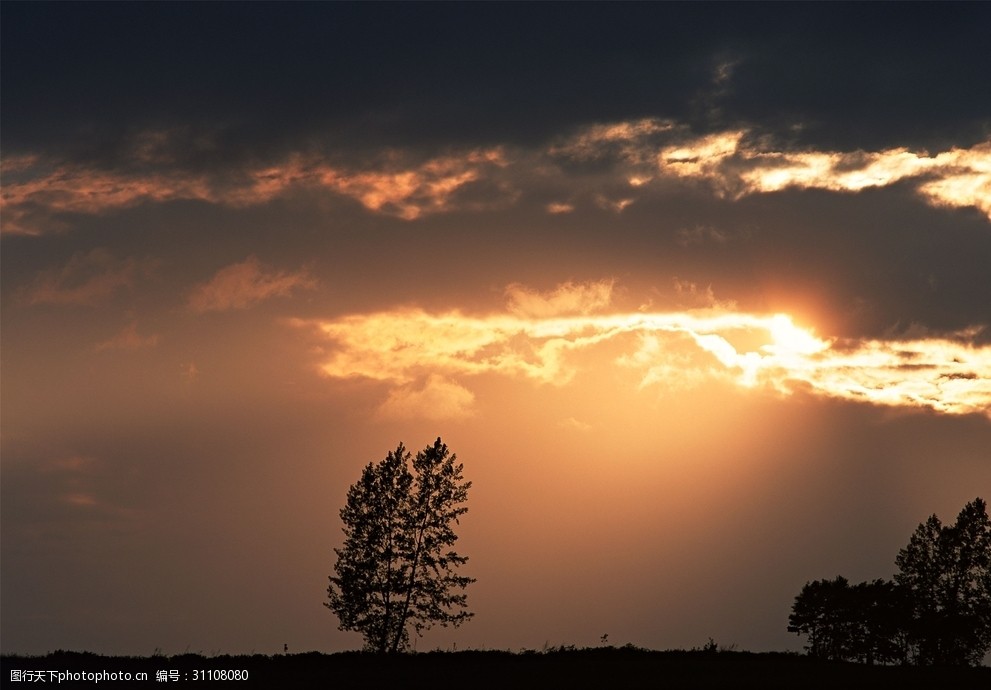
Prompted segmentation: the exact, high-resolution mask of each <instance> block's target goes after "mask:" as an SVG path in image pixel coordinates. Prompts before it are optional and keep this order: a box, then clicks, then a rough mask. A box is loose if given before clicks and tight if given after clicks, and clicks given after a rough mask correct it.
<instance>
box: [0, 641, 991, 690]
mask: <svg viewBox="0 0 991 690" xmlns="http://www.w3.org/2000/svg"><path fill="white" fill-rule="evenodd" d="M0 662H2V663H0V666H2V677H0V678H2V680H0V684H2V685H3V687H10V688H14V687H23V683H24V682H30V681H28V679H27V678H24V679H23V680H22V681H20V682H15V680H13V678H14V676H12V671H43V672H46V673H45V683H46V685H49V686H50V685H54V684H56V682H57V681H58V678H57V677H51V676H49V674H47V672H49V671H51V672H59V671H62V672H65V671H70V672H72V673H73V674H75V673H86V672H101V671H106V672H130V673H132V674H134V673H138V672H141V673H147V674H148V679H147V680H145V681H142V682H139V681H135V680H132V681H130V682H127V681H122V680H112V679H109V678H107V679H105V680H103V681H100V682H99V683H96V685H99V686H100V687H104V688H125V687H144V688H153V687H156V686H157V687H169V686H170V685H171V683H170V684H169V685H166V684H164V683H163V684H159V683H160V682H161V681H160V680H158V679H157V675H156V674H157V672H160V671H164V672H166V674H167V673H168V672H170V671H171V672H173V673H172V675H171V678H170V680H171V679H173V678H177V679H178V680H172V681H171V682H177V683H195V684H199V685H202V684H204V683H207V684H211V685H213V684H216V683H223V684H224V685H225V686H226V687H229V688H237V687H289V688H309V687H313V688H316V687H320V688H334V689H335V690H342V689H346V688H362V690H364V689H367V688H390V687H401V688H403V689H404V690H409V689H413V688H431V689H435V688H450V689H452V690H456V689H457V688H465V689H468V690H471V689H474V688H493V689H494V688H499V689H500V690H503V689H504V688H510V687H530V688H533V687H536V688H569V689H571V688H589V689H591V688H595V689H596V690H600V689H602V688H610V689H613V688H615V689H625V688H652V689H656V688H664V689H665V690H666V689H669V688H670V689H681V688H760V689H762V690H770V689H774V688H787V689H788V690H806V689H810V688H823V689H826V688H829V689H830V690H833V689H835V688H843V689H847V688H872V689H873V688H881V687H883V688H889V689H890V690H901V689H902V688H918V689H920V690H921V689H923V688H926V689H929V688H940V690H942V689H944V688H991V668H987V667H981V668H942V669H940V668H916V667H901V666H864V665H858V664H847V663H827V662H822V661H817V660H815V659H810V658H808V657H804V656H799V655H796V654H784V653H763V654H754V653H749V652H724V651H720V652H712V651H708V652H707V651H690V652H684V651H667V652H654V651H648V650H641V649H635V648H629V647H625V648H613V647H602V648H594V649H578V650H572V649H563V650H550V651H546V652H539V653H538V652H523V653H519V654H517V653H510V652H499V651H466V652H428V653H421V654H411V655H396V656H391V657H388V656H381V655H376V654H364V653H358V652H347V653H339V654H320V653H317V652H310V653H307V654H289V655H285V656H271V657H268V656H262V655H254V656H214V657H204V656H200V655H196V654H184V655H180V656H152V657H110V656H99V655H96V654H89V653H80V652H62V651H59V652H53V653H51V654H48V655H46V656H34V657H23V656H3V657H0ZM235 669H237V670H246V671H247V672H248V680H247V681H238V680H233V679H230V680H220V679H217V676H218V672H220V671H226V670H235ZM197 671H198V672H199V673H197ZM211 672H212V675H213V678H214V679H213V680H211V679H210V675H211ZM197 676H199V679H197ZM204 676H206V678H205V680H204V679H203V677H204ZM32 678H33V680H34V681H35V682H37V680H36V679H37V675H34V674H32ZM101 683H102V685H101ZM58 685H59V686H60V687H83V686H88V687H94V681H93V680H79V681H66V680H63V681H62V682H61V683H58Z"/></svg>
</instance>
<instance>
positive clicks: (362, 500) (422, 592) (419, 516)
mask: <svg viewBox="0 0 991 690" xmlns="http://www.w3.org/2000/svg"><path fill="white" fill-rule="evenodd" d="M456 459H457V456H455V455H450V454H449V453H448V449H447V446H446V445H444V444H443V443H442V442H441V440H440V439H439V438H438V439H437V441H436V442H435V443H434V444H433V445H432V446H427V447H426V449H424V450H423V451H420V452H419V453H417V454H416V456H415V457H411V455H410V453H409V452H408V451H407V450H406V448H405V447H404V446H403V444H401V443H400V444H399V447H398V448H396V450H395V452H390V453H389V454H388V456H387V457H386V458H385V459H384V460H382V461H381V462H379V463H377V464H372V463H369V464H368V465H367V466H366V467H365V469H364V471H363V472H362V475H361V479H359V480H358V481H357V482H356V483H355V484H353V485H352V486H351V488H350V489H349V490H348V496H347V504H346V505H345V506H344V508H342V509H341V520H342V521H343V522H344V545H343V546H342V547H341V548H340V549H334V552H335V553H336V554H337V563H336V565H335V568H334V569H335V571H336V573H337V574H336V575H334V576H331V577H330V586H329V587H328V588H327V596H328V599H329V601H328V602H326V603H325V604H324V605H325V606H326V607H327V608H329V609H330V610H331V611H333V612H334V613H335V614H337V617H338V619H339V620H340V626H339V627H340V629H341V630H354V631H358V632H360V633H362V635H363V636H364V638H365V648H366V649H368V650H370V651H377V652H397V651H402V650H405V649H407V648H408V647H409V642H410V630H409V628H410V624H412V628H413V630H414V631H415V632H416V633H417V634H418V635H419V634H421V633H422V631H424V630H426V629H427V628H430V627H431V626H432V625H433V624H434V623H439V624H440V625H442V626H447V625H454V626H457V625H460V624H461V623H462V622H464V621H466V620H467V619H469V618H470V617H471V616H472V615H473V614H472V613H471V612H469V611H467V610H465V606H466V605H467V595H466V594H465V593H464V589H465V588H466V587H467V586H468V585H469V584H471V583H472V582H474V579H473V578H470V577H464V576H462V575H458V574H457V569H458V568H459V567H460V566H461V565H463V564H464V563H465V562H466V561H467V560H468V558H467V557H466V556H461V555H459V554H458V553H457V552H456V551H454V550H453V549H452V548H451V547H452V546H453V545H454V543H455V542H456V541H457V539H458V537H457V535H456V534H455V532H454V528H453V524H455V523H457V522H458V521H459V518H460V516H461V515H463V514H464V513H465V512H467V510H468V508H467V507H465V506H464V505H462V504H463V503H464V502H465V501H466V500H467V498H468V489H469V488H470V487H471V482H467V481H464V478H463V477H462V475H461V472H462V467H463V466H462V465H461V464H455V461H456Z"/></svg>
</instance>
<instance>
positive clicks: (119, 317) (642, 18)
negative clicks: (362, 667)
mask: <svg viewBox="0 0 991 690" xmlns="http://www.w3.org/2000/svg"><path fill="white" fill-rule="evenodd" d="M712 7H714V6H707V5H704V4H703V5H701V6H700V7H694V6H691V7H689V6H681V5H673V6H668V5H665V4H662V5H656V6H643V7H640V6H624V7H616V8H612V7H605V6H603V7H598V6H594V5H591V6H584V5H581V6H573V7H569V8H567V9H568V10H570V11H569V12H568V13H567V15H568V16H563V15H562V14H560V12H562V11H563V10H561V9H560V8H555V7H554V6H547V7H542V6H535V7H531V6H519V7H504V6H503V7H497V6H491V7H490V6H447V5H438V6H433V5H414V6H413V7H406V6H394V5H374V6H370V7H367V6H351V5H335V4H329V5H320V4H316V5H302V6H296V7H293V8H289V9H277V7H276V6H268V5H256V6H253V9H251V10H249V9H248V7H247V6H240V5H227V4H223V5H216V6H205V7H203V8H198V9H197V10H196V12H198V13H199V15H200V16H199V17H198V19H199V21H197V22H193V23H191V22H190V17H189V16H186V15H183V16H179V15H177V14H175V13H174V11H173V10H172V9H170V7H169V6H158V5H154V6H153V5H135V6H126V5H122V6H120V7H118V6H116V5H100V6H98V7H97V6H93V5H85V6H83V7H78V8H77V7H75V6H64V5H42V6H40V7H35V6H33V5H24V6H20V5H16V6H13V7H12V6H11V5H9V4H7V5H4V7H3V22H2V23H0V26H2V29H3V41H2V42H0V45H2V50H3V56H2V57H3V60H2V61H0V66H2V70H3V74H2V80H0V81H2V84H3V87H2V88H3V101H2V102H3V115H4V117H3V127H2V130H0V134H2V139H3V141H2V143H3V154H2V191H0V243H2V244H0V250H2V251H0V261H2V271H0V281H2V295H0V300H2V304H0V307H2V309H0V322H2V324H0V325H2V328H0V334H2V349H0V358H2V362H0V365H2V379H0V409H2V432H0V450H2V456H0V463H2V464H0V468H2V483H0V490H2V501H0V511H2V549H3V553H2V560H0V565H2V569H3V570H2V579H0V587H2V610H3V617H2V621H0V623H2V644H3V651H4V652H21V653H44V652H46V651H49V650H54V649H59V648H62V649H78V650H84V649H85V650H90V651H97V652H103V653H110V654H141V655H147V654H151V653H152V652H153V651H154V650H155V649H156V648H160V649H163V650H164V651H165V652H166V653H181V652H182V651H185V650H189V651H202V652H204V653H210V652H213V651H221V652H231V653H242V652H244V653H246V652H251V651H256V652H260V653H274V652H278V651H281V650H282V645H283V644H288V645H289V647H290V650H293V651H305V650H311V649H314V650H320V651H336V650H342V649H350V648H354V647H357V646H359V645H360V639H359V637H358V636H357V635H354V634H346V633H342V632H340V631H338V630H337V629H336V626H337V622H336V621H335V620H334V619H333V616H332V614H330V613H329V612H328V611H327V610H326V609H325V608H324V607H323V606H322V605H321V604H322V602H323V601H324V600H325V597H326V587H327V576H328V575H329V574H330V572H331V569H332V567H333V563H334V554H333V548H334V547H335V546H338V545H339V544H340V540H341V532H340V521H339V519H338V510H339V509H340V507H341V506H342V505H343V502H344V500H345V495H346V492H347V489H348V486H349V485H350V484H351V483H352V482H354V481H355V480H357V479H358V477H359V475H360V472H361V469H362V468H363V467H364V466H365V465H366V464H367V463H369V462H372V461H377V460H380V459H382V458H383V457H385V454H386V453H387V452H388V451H389V450H390V449H393V448H395V447H396V445H397V443H398V442H400V441H402V442H403V443H405V444H406V446H407V447H409V448H410V449H412V450H416V449H418V448H422V447H424V446H425V445H427V444H428V443H432V442H433V440H434V439H435V438H436V437H437V436H441V437H442V438H443V440H444V442H445V443H447V444H448V446H449V447H450V448H451V450H452V451H453V452H455V453H457V455H458V458H459V460H460V461H461V462H463V463H464V475H465V477H466V479H468V480H470V481H472V482H473V485H472V489H471V492H470V494H469V501H468V507H469V512H468V514H467V515H466V516H465V518H464V520H463V523H462V525H461V527H460V531H459V534H460V535H461V541H460V542H459V551H461V552H463V553H464V554H466V555H468V556H469V558H470V560H469V562H468V564H467V565H466V567H465V573H466V574H468V575H470V576H472V577H475V578H477V582H476V583H475V584H474V585H472V586H471V588H469V590H468V591H469V608H470V609H471V610H473V611H474V612H475V614H476V615H475V617H474V618H473V619H472V620H471V621H470V622H469V623H467V624H466V625H465V626H464V627H462V628H460V629H458V630H454V631H451V630H434V631H430V632H429V633H428V634H427V635H426V636H425V637H424V638H423V639H422V640H420V641H419V642H418V643H417V644H418V648H419V649H432V648H435V647H443V648H448V647H450V646H453V645H454V644H456V645H457V647H458V648H459V649H462V648H467V647H485V648H488V649H493V648H501V649H512V650H518V649H520V648H523V647H529V648H540V647H542V646H543V645H544V644H545V643H548V644H552V645H557V644H575V645H579V646H582V645H594V644H597V643H598V642H599V640H600V638H601V636H602V635H603V634H606V633H608V635H609V641H610V642H612V643H615V644H624V643H626V642H631V643H633V644H636V645H640V646H645V647H652V648H667V647H684V648H689V647H692V646H700V645H702V644H704V643H705V642H706V641H707V640H708V639H709V638H710V637H712V638H714V639H715V640H716V641H717V642H718V643H720V644H724V645H730V644H736V645H738V646H739V647H740V648H742V649H752V650H755V651H761V650H781V649H799V648H800V640H798V639H797V638H796V637H795V636H794V635H789V634H788V633H787V632H786V625H787V616H788V612H789V609H790V606H791V603H792V601H793V599H794V596H795V595H796V594H797V593H798V591H799V590H800V589H801V587H802V585H803V584H804V583H805V582H806V581H809V580H815V579H821V578H831V577H834V576H836V575H837V574H842V575H844V576H846V577H848V578H849V579H851V581H859V580H864V579H874V578H879V577H890V576H891V575H892V574H893V572H894V569H895V565H894V558H895V554H896V553H897V551H898V549H899V548H901V547H902V546H904V545H905V544H906V543H907V541H908V538H909V536H910V534H911V532H912V530H913V529H914V528H915V526H916V525H917V524H918V523H920V522H922V521H923V520H925V518H926V517H928V516H929V515H930V514H932V513H937V514H939V516H940V517H941V518H943V519H944V521H946V520H950V519H952V518H953V517H954V516H955V515H956V513H957V512H958V511H959V510H960V508H961V507H963V505H964V504H965V503H966V502H967V501H970V500H972V499H973V498H974V497H975V496H983V497H985V498H988V493H989V489H991V450H989V449H991V309H989V306H988V305H989V304H991V271H988V270H987V267H988V266H989V265H991V203H989V199H991V140H989V139H988V131H989V129H988V120H987V112H991V111H989V110H988V108H991V103H989V102H988V99H987V97H984V96H980V94H978V95H975V89H974V88H973V84H974V83H975V81H976V79H977V78H978V77H979V76H983V74H984V72H983V71H981V70H979V69H977V67H975V65H979V64H981V58H983V60H984V62H985V63H986V62H987V51H986V49H983V50H980V51H978V49H976V48H974V46H975V45H977V44H979V43H980V41H976V40H964V39H966V37H968V36H971V37H973V36H972V34H973V33H974V32H975V31H976V29H974V28H973V27H976V26H981V21H980V20H981V19H982V18H985V15H986V14H987V8H986V7H984V6H981V5H977V6H975V7H962V6H957V7H956V8H955V9H954V10H953V11H946V12H944V13H941V14H940V15H939V19H938V22H940V24H939V26H942V27H944V30H943V31H941V32H937V33H936V34H935V35H934V34H933V32H932V27H933V26H934V21H935V20H934V18H933V17H932V16H930V14H929V13H930V10H928V9H927V8H926V7H925V6H920V7H914V6H913V7H912V8H906V7H904V6H902V7H900V8H899V10H898V12H893V11H889V10H887V9H884V8H881V7H873V6H872V7H870V8H869V11H868V9H864V12H866V13H867V14H870V15H871V17H873V18H872V19H870V21H866V20H865V21H859V20H858V21H857V22H853V21H851V17H850V16H849V14H850V12H853V10H851V9H850V8H844V7H839V8H827V7H825V6H823V7H815V6H813V7H801V6H787V7H779V6H764V5H754V6H750V7H748V8H747V9H743V8H733V9H730V8H726V7H724V8H723V10H722V11H723V12H725V13H726V15H725V16H722V15H720V17H718V18H714V17H712V16H710V13H711V11H712ZM721 7H722V6H721ZM185 9H186V10H188V8H185ZM83 10H85V11H83ZM382 13H385V14H386V15H389V19H390V21H389V22H383V19H382V17H380V16H379V15H380V14H382ZM390 13H391V14H390ZM194 14H195V13H194ZM393 15H395V16H393ZM400 15H401V16H400ZM895 15H897V16H895ZM826 25H829V26H833V27H835V28H836V32H838V33H836V34H835V36H840V37H839V38H836V37H835V36H834V38H830V36H831V35H833V34H830V33H829V32H824V30H823V29H822V28H821V27H822V26H826ZM984 25H986V23H984ZM235 26H240V27H241V28H240V29H239V30H238V31H234V29H233V28H232V27H235ZM402 26H406V27H412V28H413V29H416V30H415V31H412V33H410V32H405V31H400V29H399V28H397V27H402ZM658 26H685V27H695V30H693V31H686V32H681V33H684V34H685V36H693V39H692V40H691V41H688V39H687V38H679V36H680V35H681V34H680V33H679V36H673V35H672V36H668V37H667V38H666V39H665V40H658V35H657V31H656V27H658ZM73 27H78V28H75V29H74V28H73ZM483 27H484V28H485V30H484V31H483V30H482V28H483ZM785 28H788V29H789V30H788V31H785V30H784V29H785ZM83 29H85V30H83ZM455 29H458V30H455ZM881 29H885V30H884V31H881ZM968 32H970V33H968ZM413 34H416V35H415V36H414V35H413ZM879 34H883V35H885V36H892V37H900V38H899V41H898V42H896V45H894V46H893V47H892V46H889V47H888V48H890V49H891V50H894V51H895V52H894V53H893V54H895V55H896V56H897V57H898V61H897V63H896V64H897V65H898V68H897V69H894V68H892V69H891V70H885V69H882V68H883V67H884V65H882V64H880V63H879V62H878V60H877V59H876V56H877V50H878V46H877V40H878V39H877V36H878V35H879ZM166 36H168V37H171V38H168V40H166V38H165V37H166ZM215 36H225V37H227V39H228V40H225V41H224V42H223V45H225V46H227V47H226V48H225V49H224V50H220V49H219V47H218V46H219V45H220V44H218V43H217V42H216V41H215V38H211V37H215ZM328 36H331V37H332V38H333V40H329V39H328ZM961 36H962V37H963V39H961ZM179 37H181V38H183V40H182V41H181V42H180V43H179V44H181V45H189V46H191V47H190V48H189V51H190V52H189V54H188V55H187V54H183V55H176V54H175V52H174V50H173V48H174V45H175V44H174V41H175V40H178V38H179ZM912 37H915V38H919V39H920V40H921V37H925V38H926V41H927V42H923V43H920V42H919V41H910V40H908V39H909V38H912ZM902 39H904V40H902ZM892 40H894V38H893V39H892ZM266 41H271V44H269V43H266ZM258 45H271V47H272V50H271V51H268V50H266V51H265V54H264V55H261V54H259V53H258V50H257V46H258ZM908 45H911V46H913V48H912V51H915V52H906V50H905V49H904V46H908ZM918 45H926V46H931V47H930V48H926V49H924V50H922V51H921V53H922V56H921V57H920V56H918V55H916V52H918V49H917V46H918ZM37 46H48V47H50V50H42V49H41V48H37V49H36V47H37ZM898 46H902V48H899V47H898ZM276 48H281V49H280V50H276ZM899 50H901V52H898V51H899ZM974 51H977V54H976V55H975V54H974ZM922 57H925V58H926V59H925V60H923V59H922ZM930 63H933V65H935V66H933V65H931V64H930ZM937 63H938V64H937ZM936 67H938V68H939V69H936ZM946 75H959V76H955V77H953V78H950V77H947V76H946ZM968 75H969V76H970V77H972V78H973V79H971V80H969V81H968V79H967V78H966V77H968ZM981 83H983V82H981ZM315 84H320V85H322V88H316V87H315V86H314V85H315ZM879 84H884V85H885V89H884V93H885V94H886V95H885V96H884V98H880V97H878V98H877V100H871V99H873V98H874V97H873V96H870V94H875V93H876V92H877V91H878V89H879V88H880V87H879V86H878V85H879ZM46 93H47V94H49V95H48V96H44V95H43V94H46ZM865 94H868V95H867V96H865ZM920 94H921V95H920ZM927 94H928V95H927ZM956 96H959V98H956ZM56 97H57V98H58V99H60V100H58V103H57V104H56V103H55V102H54V101H52V102H49V101H47V100H45V99H46V98H56ZM982 98H983V100H982ZM865 99H866V100H865ZM920 99H922V101H924V102H920ZM930 101H931V102H930ZM56 106H57V107H56ZM868 106H869V107H868Z"/></svg>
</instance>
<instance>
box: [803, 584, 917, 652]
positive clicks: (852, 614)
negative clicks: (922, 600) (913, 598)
mask: <svg viewBox="0 0 991 690" xmlns="http://www.w3.org/2000/svg"><path fill="white" fill-rule="evenodd" d="M899 594H900V593H899V590H898V588H897V587H896V586H895V584H894V583H893V582H889V581H886V580H874V581H873V582H861V583H859V584H856V585H851V584H850V583H849V582H848V581H847V579H846V578H845V577H841V576H837V577H836V579H834V580H816V581H815V582H808V583H806V584H805V586H804V587H803V588H802V591H801V593H800V594H799V595H798V596H797V597H795V605H794V606H793V607H792V614H791V615H790V616H789V617H788V623H789V625H788V630H789V632H795V633H800V634H801V633H804V634H806V635H808V647H807V649H808V651H809V654H810V655H811V656H815V657H819V658H822V659H830V660H835V661H860V662H863V663H867V664H874V663H892V662H896V661H904V659H905V654H906V646H905V637H904V634H903V632H902V631H903V629H904V627H905V624H906V622H907V621H906V611H905V606H904V602H902V601H900V600H899Z"/></svg>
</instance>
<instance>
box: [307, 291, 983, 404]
mask: <svg viewBox="0 0 991 690" xmlns="http://www.w3.org/2000/svg"><path fill="white" fill-rule="evenodd" d="M603 285H611V284H609V283H606V284H585V285H575V284H566V285H564V286H561V287H559V288H557V289H556V290H555V291H552V292H551V293H548V294H547V295H546V296H545V297H544V301H543V302H537V304H538V305H539V306H540V307H541V308H538V309H530V310H529V311H527V310H521V309H520V308H519V297H518V295H519V294H524V295H529V294H531V293H528V292H527V291H526V290H525V289H523V288H521V287H519V286H514V287H513V288H512V289H511V291H510V293H509V294H510V304H509V307H508V308H507V310H506V311H505V312H501V313H493V314H486V315H468V314H464V313H462V312H460V311H456V310H452V311H447V312H438V313H432V312H428V311H425V310H422V309H415V308H404V309H396V310H390V311H382V312H376V313H370V314H354V315H349V316H344V317H341V318H338V319H333V320H309V321H302V320H299V321H296V322H295V323H296V325H300V326H305V327H309V328H313V329H315V330H316V331H317V332H318V333H319V334H320V335H321V336H322V338H324V339H325V340H326V341H327V343H328V344H329V348H328V349H329V354H328V355H327V356H326V357H325V358H324V359H323V361H322V362H321V363H320V370H321V371H322V373H323V374H324V375H326V376H329V377H333V378H353V377H363V378H369V379H374V380H378V381H382V382H384V383H387V384H389V385H390V386H391V387H392V388H393V390H394V392H393V393H391V394H390V401H391V400H392V399H393V397H395V398H396V399H404V400H405V399H410V398H411V394H410V393H408V392H406V393H402V392H400V393H397V392H395V391H396V390H400V391H403V390H406V389H405V388H404V387H408V386H410V385H411V384H412V382H414V381H416V380H418V379H424V378H429V380H431V381H434V382H435V383H434V385H435V386H440V385H441V382H443V383H444V385H459V384H451V383H450V382H451V381H453V380H454V377H471V376H478V375H482V374H495V375H499V376H503V377H510V378H516V379H521V380H528V381H531V382H534V383H538V384H549V385H555V386H564V385H569V384H571V383H572V382H573V381H575V379H576V376H577V375H578V374H579V372H580V370H581V367H582V365H581V364H580V363H579V362H578V358H577V357H574V356H572V355H577V354H578V353H581V352H583V351H589V352H595V351H596V349H597V348H598V346H600V345H604V344H606V343H611V344H612V345H613V346H615V347H619V348H620V349H621V351H622V353H621V354H619V355H618V356H617V355H615V354H613V353H612V352H613V351H612V350H611V349H604V350H603V354H601V356H602V357H605V358H606V360H605V361H604V362H603V365H606V366H608V365H611V366H615V367H618V368H619V369H626V370H630V369H632V370H635V371H638V372H639V376H640V383H639V385H640V387H648V386H651V385H655V384H659V383H664V384H665V385H677V386H691V385H697V384H698V383H699V382H701V381H704V380H707V379H718V380H725V381H732V382H733V383H735V384H736V385H739V386H742V387H747V388H757V387H762V388H767V389H770V390H773V391H776V392H777V393H780V394H784V395H790V394H793V393H794V392H796V391H805V392H807V393H810V394H812V395H815V396H819V397H826V398H837V399H844V400H850V401H860V402H865V403H870V404H874V405H882V406H890V407H900V408H923V409H928V410H933V411H936V412H940V413H946V414H982V415H985V416H988V417H989V418H991V346H987V345H983V346H982V345H978V344H976V339H977V336H978V335H979V329H972V330H969V331H965V332H961V333H956V334H951V335H943V336H932V337H916V338H910V339H889V340H882V339H870V340H861V341H854V340H839V339H829V338H821V337H819V336H817V335H815V333H814V332H813V331H812V330H810V329H806V328H803V327H800V326H797V325H795V324H794V323H793V321H792V319H791V318H790V317H788V316H787V315H784V314H771V315H767V314H753V313H746V312H741V311H737V310H734V309H729V308H724V307H715V308H708V309H695V310H686V311H677V312H637V313H615V312H612V313H601V312H603V311H604V308H605V307H606V302H605V301H603V300H600V299H598V298H595V297H593V298H591V299H590V297H589V295H596V294H597V293H598V292H599V291H601V290H603V289H604V288H603ZM554 303H558V304H560V305H565V306H566V308H562V311H570V312H572V313H571V314H570V315H567V314H562V313H556V312H557V310H556V309H552V308H544V307H546V305H548V304H554ZM575 305H586V306H587V305H591V306H593V307H595V308H596V310H598V311H599V312H600V313H591V311H592V310H591V309H588V310H585V311H584V312H583V311H582V310H581V308H578V309H576V308H575ZM606 350H608V352H607V351H606ZM430 377H444V378H430ZM419 395H421V397H422V396H423V395H425V394H419ZM412 397H413V398H414V399H415V396H412ZM396 405H398V403H393V402H387V406H396Z"/></svg>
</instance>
